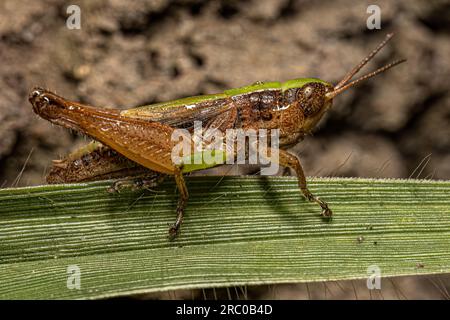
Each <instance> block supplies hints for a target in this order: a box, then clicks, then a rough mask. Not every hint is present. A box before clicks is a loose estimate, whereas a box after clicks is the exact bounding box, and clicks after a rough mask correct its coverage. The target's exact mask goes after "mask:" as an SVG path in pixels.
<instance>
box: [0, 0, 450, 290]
mask: <svg viewBox="0 0 450 320" xmlns="http://www.w3.org/2000/svg"><path fill="white" fill-rule="evenodd" d="M71 4H77V5H78V6H79V7H80V8H81V29H80V30H70V29H68V28H67V27H66V19H67V17H68V14H67V12H66V10H67V7H68V6H69V5H71ZM370 4H376V5H378V6H379V7H380V9H381V30H369V29H367V27H366V20H367V18H368V17H369V13H367V11H366V10H367V7H368V6H369V5H370ZM388 32H395V34H396V35H395V38H394V39H393V40H392V41H391V43H390V44H389V45H388V46H387V47H386V48H385V49H384V50H383V51H382V52H381V53H380V54H379V56H377V58H376V59H375V60H374V61H372V62H371V63H370V64H369V66H368V67H366V68H365V69H364V70H365V72H368V71H370V70H373V69H375V68H376V67H379V66H381V65H383V64H385V63H387V62H389V61H391V60H393V59H396V58H407V59H408V62H407V63H406V64H402V65H400V66H398V67H396V68H394V69H392V70H390V71H388V72H387V73H385V74H383V75H379V76H377V77H376V78H374V79H371V80H369V81H367V82H365V83H364V84H362V85H360V86H358V87H357V88H354V89H352V90H349V91H348V92H347V93H345V94H342V95H341V96H339V97H338V98H336V99H335V102H334V107H333V109H332V110H331V111H330V112H329V114H328V115H327V116H326V117H325V119H323V121H322V122H321V124H320V126H319V128H318V129H317V130H316V132H315V134H314V135H313V136H311V137H308V138H307V139H306V140H305V141H303V142H302V143H301V144H299V145H297V146H295V147H294V148H293V151H294V152H295V153H296V154H298V155H299V156H300V158H301V159H302V160H303V164H304V169H305V172H306V174H307V175H308V176H315V175H317V176H358V177H378V178H380V177H388V178H408V177H414V178H426V179H449V178H450V93H449V91H448V86H449V84H450V59H449V57H450V41H449V40H450V2H449V1H438V0H435V1H420V0H418V1H406V0H403V1H369V2H367V1H347V0H340V1H308V0H303V1H293V0H265V1H258V0H252V1H232V0H230V1H225V0H223V1H218V0H217V1H202V0H179V1H169V0H154V1H138V0H128V1H122V0H99V1H87V0H85V1H83V0H79V1H77V2H76V3H74V1H60V0H41V1H32V0H29V1H14V0H2V1H1V3H0V137H1V139H0V184H1V186H3V187H9V186H28V185H36V184H42V183H44V177H45V172H46V171H48V169H49V166H50V163H51V160H52V159H57V158H59V157H61V156H63V155H64V154H66V153H67V152H69V151H72V150H73V149H74V148H76V147H78V146H80V145H83V144H85V143H86V142H85V141H84V140H83V139H82V138H80V137H78V136H77V135H74V134H73V133H71V132H69V131H67V130H64V129H62V128H57V127H55V126H52V125H50V124H49V123H48V122H46V121H44V120H42V119H39V118H38V117H37V116H36V115H35V114H34V113H33V112H32V109H31V105H30V104H29V103H28V101H27V97H28V92H29V91H30V89H31V88H32V87H33V86H35V85H39V86H43V87H46V88H49V89H51V90H53V91H56V92H57V93H58V94H60V95H62V96H65V97H67V98H70V99H73V100H77V101H81V102H85V103H88V104H91V105H94V106H109V107H114V108H122V109H125V108H130V107H134V106H138V105H145V104H149V103H153V102H159V101H165V100H170V99H175V98H181V97H185V96H192V95H199V94H208V93H215V92H221V91H223V90H225V89H228V88H233V87H239V86H244V85H248V84H251V83H254V82H256V81H285V80H289V79H292V78H298V77H318V78H321V79H324V80H326V81H330V82H333V83H336V82H337V81H338V80H340V79H341V78H342V76H343V75H344V74H345V73H346V72H347V71H349V70H350V69H351V68H352V67H353V66H354V65H355V64H356V63H358V62H359V61H360V60H361V59H362V57H364V56H365V55H366V54H367V53H368V52H370V51H371V50H372V49H373V48H374V47H375V46H376V45H377V44H378V43H379V42H380V41H381V40H382V39H383V38H384V36H385V35H386V34H387V33H388ZM216 173H219V174H222V173H225V172H220V171H219V172H216ZM288 291H289V290H288ZM351 291H353V290H351ZM308 293H309V292H308ZM294 297H295V295H294Z"/></svg>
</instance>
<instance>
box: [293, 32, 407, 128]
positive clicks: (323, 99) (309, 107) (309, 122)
mask: <svg viewBox="0 0 450 320" xmlns="http://www.w3.org/2000/svg"><path fill="white" fill-rule="evenodd" d="M392 36H393V34H392V33H390V34H388V35H387V36H386V38H385V39H384V41H383V42H381V43H380V44H379V45H378V46H377V48H375V50H373V51H372V52H371V53H370V54H369V55H368V56H367V57H365V58H364V59H363V60H362V61H361V62H360V63H359V64H358V65H356V66H355V67H354V68H353V69H352V70H351V71H350V72H348V73H347V74H346V75H345V76H344V78H343V79H342V80H341V81H340V82H339V83H338V84H337V85H335V86H332V85H330V84H328V83H326V82H323V81H310V82H308V83H305V84H304V85H303V86H302V87H300V88H299V89H298V90H297V92H296V102H297V103H298V104H299V106H300V108H302V109H303V114H304V116H305V123H304V125H303V128H304V130H305V131H307V132H309V131H311V130H312V129H313V128H314V127H315V125H316V124H317V123H318V121H319V120H320V119H321V118H322V116H323V115H324V113H325V112H326V111H327V110H328V109H329V108H330V107H331V105H332V103H333V99H334V97H336V96H337V95H339V94H340V93H342V92H344V91H346V90H347V89H349V88H351V87H353V86H355V85H356V84H358V83H360V82H362V81H364V80H367V79H369V78H372V77H373V76H375V75H377V74H379V73H382V72H384V71H386V70H388V69H390V68H392V67H394V66H396V65H398V64H400V63H402V62H405V61H406V60H405V59H402V60H396V61H394V62H392V63H389V64H387V65H385V66H384V67H381V68H379V69H377V70H375V71H373V72H371V73H369V74H366V75H364V76H362V77H360V78H358V79H356V80H354V81H351V82H349V81H350V80H351V79H352V78H353V76H354V75H355V74H356V73H357V72H358V71H359V70H361V68H362V67H364V66H365V65H366V64H367V62H369V61H370V60H371V59H372V58H373V57H374V56H375V55H376V54H377V52H378V51H380V50H381V48H383V47H384V46H385V45H386V43H387V42H388V41H389V40H390V39H391V38H392ZM311 80H312V79H311Z"/></svg>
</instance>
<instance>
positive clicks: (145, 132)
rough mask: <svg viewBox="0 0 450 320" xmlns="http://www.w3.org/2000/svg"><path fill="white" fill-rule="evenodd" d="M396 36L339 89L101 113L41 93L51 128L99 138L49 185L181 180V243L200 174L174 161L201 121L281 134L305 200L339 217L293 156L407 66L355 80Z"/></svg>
mask: <svg viewBox="0 0 450 320" xmlns="http://www.w3.org/2000/svg"><path fill="white" fill-rule="evenodd" d="M392 36H393V34H388V35H387V36H386V38H385V39H384V41H382V42H381V43H380V44H379V45H378V46H377V47H376V48H375V49H374V50H373V51H372V52H371V53H370V54H369V55H367V56H366V57H365V58H364V59H363V60H362V61H361V62H360V63H359V64H358V65H356V66H355V67H354V68H353V69H352V70H351V71H350V72H348V73H347V74H346V75H345V76H344V77H343V79H342V80H341V81H340V82H339V83H338V84H337V85H332V84H331V83H329V82H326V81H323V80H320V79H316V78H299V79H294V80H289V81H286V82H283V83H280V82H265V83H262V82H258V83H255V84H253V85H250V86H246V87H241V88H236V89H230V90H226V91H224V92H223V93H219V94H212V95H203V96H195V97H189V98H184V99H178V100H174V101H169V102H163V103H156V104H152V105H146V106H141V107H136V108H132V109H127V110H122V111H120V110H117V109H111V108H97V107H92V106H88V105H84V104H81V103H77V102H72V101H69V100H66V99H64V98H63V97H61V96H58V95H56V94H55V93H52V92H50V91H48V90H45V89H42V88H39V87H36V88H34V89H33V90H32V91H31V92H30V94H29V101H30V103H31V104H32V106H33V110H34V112H35V113H36V114H38V115H39V116H40V117H42V118H44V119H46V120H48V121H50V122H51V123H54V124H57V125H60V126H63V127H65V128H69V129H72V130H75V131H77V132H79V133H81V134H84V135H87V136H89V137H91V138H93V139H94V141H93V142H91V143H90V144H88V145H87V146H85V147H83V148H81V149H80V150H77V151H75V152H74V153H72V154H70V155H68V156H67V157H66V158H64V159H61V160H54V161H53V167H52V169H51V171H50V172H49V174H48V176H47V182H48V183H67V182H81V181H89V180H101V179H117V178H120V179H118V180H116V181H115V182H114V183H113V185H112V186H111V187H110V188H109V191H111V192H114V191H120V189H121V188H125V187H131V188H151V187H155V186H156V185H158V184H159V183H160V182H161V181H162V180H163V179H164V177H166V176H167V175H171V176H174V178H175V181H176V185H177V188H178V191H179V200H178V204H177V209H176V220H175V222H174V223H173V224H172V225H171V226H170V228H169V237H170V238H171V239H173V238H174V237H175V236H176V235H177V233H178V231H179V229H180V225H181V222H182V220H183V213H184V208H185V206H186V203H187V200H188V190H187V188H186V184H185V181H184V178H183V174H184V173H187V172H189V171H193V170H195V168H194V169H192V167H189V166H186V167H185V166H183V165H182V164H181V165H179V164H175V163H174V162H173V161H172V158H171V151H172V149H173V148H174V141H172V140H171V135H172V134H173V132H174V130H175V129H177V128H192V126H193V122H194V121H198V120H200V121H202V122H203V123H206V127H208V128H215V129H218V130H221V131H225V130H227V129H230V128H243V129H255V130H258V129H262V128H263V129H278V130H279V137H280V141H279V145H280V150H279V153H278V154H279V157H278V163H279V164H280V165H281V166H283V167H289V168H291V169H293V170H294V171H295V173H296V175H297V177H298V186H299V188H300V191H301V193H302V194H303V196H304V197H305V198H306V199H307V200H308V201H311V202H315V203H317V204H318V205H319V206H320V207H321V209H322V213H321V214H322V215H323V216H324V217H331V215H332V211H331V210H330V209H329V207H328V204H327V203H326V202H325V201H323V200H321V199H320V198H319V197H316V196H314V195H313V194H312V193H311V192H310V191H309V189H308V188H307V184H306V179H305V174H304V172H303V169H302V166H301V164H300V161H299V159H298V158H297V157H296V156H295V155H293V154H291V153H289V152H288V151H286V149H287V148H288V147H289V146H292V145H294V144H295V143H297V142H299V141H301V140H302V139H303V138H304V137H305V136H306V135H308V134H310V133H311V132H312V130H313V129H314V128H315V127H316V125H317V123H318V122H319V120H320V119H321V118H322V117H323V115H324V114H325V113H326V112H327V111H328V110H329V109H330V108H331V106H332V103H333V99H334V98H335V97H336V96H337V95H339V94H340V93H342V92H344V91H346V90H347V89H349V88H351V87H353V86H354V85H356V84H357V83H360V82H361V81H364V80H366V79H369V78H371V77H373V76H375V75H377V74H379V73H382V72H384V71H386V70H388V69H390V68H392V67H394V66H396V65H398V64H400V63H402V62H404V61H406V60H404V59H401V60H396V61H394V62H392V63H389V64H387V65H385V66H384V67H381V68H379V69H377V70H375V71H373V72H371V73H368V74H366V75H364V76H362V77H360V78H358V79H356V80H353V81H350V80H351V79H352V78H353V76H354V75H355V74H356V73H357V72H358V71H359V70H361V69H362V68H363V67H364V66H365V65H366V64H367V63H368V62H369V61H370V60H371V59H372V58H373V57H374V56H375V55H376V54H377V52H379V51H380V50H381V48H383V47H384V46H385V45H386V43H387V42H388V41H389V40H390V39H391V37H392Z"/></svg>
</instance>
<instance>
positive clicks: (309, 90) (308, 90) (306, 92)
mask: <svg viewBox="0 0 450 320" xmlns="http://www.w3.org/2000/svg"><path fill="white" fill-rule="evenodd" d="M313 90H314V89H313V88H312V87H310V86H308V87H306V88H305V90H303V94H304V95H305V98H309V97H311V95H312V93H313Z"/></svg>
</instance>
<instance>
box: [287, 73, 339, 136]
mask: <svg viewBox="0 0 450 320" xmlns="http://www.w3.org/2000/svg"><path fill="white" fill-rule="evenodd" d="M333 90H334V88H333V86H332V85H331V84H327V83H324V82H308V83H305V84H304V85H303V86H302V87H300V88H298V89H297V90H296V93H295V95H296V97H295V102H296V104H297V105H298V106H299V107H300V108H301V109H302V111H303V116H304V123H303V129H304V130H305V131H307V132H309V131H311V130H312V129H313V128H314V127H315V125H316V124H317V122H319V120H320V119H321V118H322V116H323V115H324V114H325V112H326V111H327V110H328V109H329V108H330V107H331V105H332V99H327V97H326V95H327V94H328V93H330V92H333Z"/></svg>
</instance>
